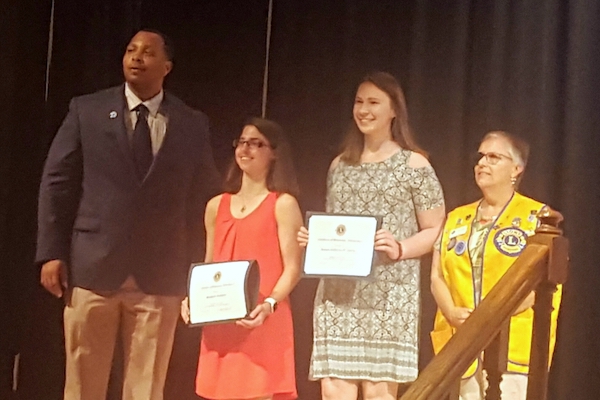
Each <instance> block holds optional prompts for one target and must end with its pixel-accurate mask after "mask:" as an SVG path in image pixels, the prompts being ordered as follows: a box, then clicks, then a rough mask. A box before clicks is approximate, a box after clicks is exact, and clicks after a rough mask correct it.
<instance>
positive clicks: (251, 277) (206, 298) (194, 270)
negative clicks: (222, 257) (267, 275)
mask: <svg viewBox="0 0 600 400" xmlns="http://www.w3.org/2000/svg"><path fill="white" fill-rule="evenodd" d="M259 283H260V276H259V270H258V264H257V262H256V261H253V260H252V261H227V262H217V263H207V264H204V263H202V264H193V265H192V267H191V269H190V274H189V279H188V298H189V308H190V325H205V324H218V323H226V322H232V321H236V320H240V319H242V318H244V317H246V316H247V315H248V313H249V312H250V311H251V310H253V309H254V307H256V302H257V299H258V286H259Z"/></svg>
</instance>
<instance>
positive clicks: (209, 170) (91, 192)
mask: <svg viewBox="0 0 600 400" xmlns="http://www.w3.org/2000/svg"><path fill="white" fill-rule="evenodd" d="M125 110H126V100H125V95H124V86H123V85H121V86H118V87H114V88H110V89H107V90H103V91H100V92H97V93H94V94H90V95H85V96H81V97H76V98H74V99H73V100H71V104H70V109H69V113H68V115H67V116H66V118H65V120H64V121H63V123H62V125H61V127H60V129H59V131H58V133H57V134H56V137H55V138H54V141H53V142H52V145H51V147H50V151H49V153H48V157H47V160H46V163H45V167H44V172H43V176H42V181H41V186H40V195H39V212H38V227H39V230H38V247H37V255H36V259H37V262H39V263H42V262H44V261H48V260H53V259H60V260H63V261H65V262H67V265H68V266H69V284H70V285H72V286H78V287H83V288H86V289H90V290H116V289H118V288H119V287H120V286H121V285H122V283H123V282H124V281H125V279H126V278H127V276H129V275H133V276H134V277H135V279H136V282H137V284H138V286H139V287H140V289H141V290H143V291H144V292H145V293H147V294H160V295H182V294H184V293H185V282H186V276H187V271H188V268H189V265H190V263H191V262H192V261H201V257H202V252H203V249H204V243H203V237H204V235H203V233H204V228H203V210H204V206H205V204H206V201H207V200H208V199H209V198H210V197H211V196H213V195H215V194H216V193H218V191H219V186H220V178H219V174H218V172H217V170H216V168H215V165H214V160H213V155H212V151H211V148H210V144H209V131H208V119H207V118H206V116H205V115H204V114H202V113H200V112H198V111H195V110H193V109H191V108H190V107H188V106H186V105H185V104H184V103H183V102H182V101H181V100H179V99H177V98H176V97H174V96H173V95H171V94H169V93H165V97H164V99H163V102H162V104H161V106H160V110H161V112H164V113H165V114H166V115H167V116H168V124H167V131H166V134H165V138H164V141H163V144H162V147H161V148H160V150H159V151H158V153H157V154H156V156H155V158H154V162H153V164H152V166H151V168H150V171H149V172H148V175H147V176H146V178H145V179H144V180H143V181H141V180H140V179H139V178H138V177H137V175H136V172H135V171H136V170H135V166H134V162H133V157H132V154H131V149H130V145H129V140H128V137H127V129H126V127H125V119H124V115H123V114H124V112H125Z"/></svg>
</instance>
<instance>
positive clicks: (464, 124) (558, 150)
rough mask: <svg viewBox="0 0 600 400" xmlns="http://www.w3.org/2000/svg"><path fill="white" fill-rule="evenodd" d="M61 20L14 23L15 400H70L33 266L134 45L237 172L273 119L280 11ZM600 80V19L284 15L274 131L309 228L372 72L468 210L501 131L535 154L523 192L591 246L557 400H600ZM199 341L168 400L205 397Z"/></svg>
mask: <svg viewBox="0 0 600 400" xmlns="http://www.w3.org/2000/svg"><path fill="white" fill-rule="evenodd" d="M52 9H53V5H52V1H51V0H4V1H3V2H2V4H1V5H0V13H1V14H0V85H1V86H0V94H1V95H0V99H1V101H2V103H1V104H0V106H1V107H0V256H1V259H0V324H1V325H0V326H1V328H0V335H1V336H0V399H10V398H15V399H16V398H19V399H21V400H23V399H42V400H52V399H59V398H61V392H62V381H63V379H64V364H63V363H64V356H63V348H62V346H63V343H62V326H61V318H62V317H61V311H62V304H61V301H60V300H57V299H53V298H52V297H51V296H50V295H49V294H46V293H44V291H43V290H42V289H41V288H40V287H39V285H38V280H39V276H38V274H39V272H38V271H37V270H36V269H35V268H34V266H33V265H32V260H33V254H34V249H35V231H36V207H37V205H36V202H37V189H38V184H39V176H40V173H41V168H42V164H43V160H44V157H45V154H46V152H47V149H48V146H49V143H50V141H51V139H52V137H53V135H54V133H55V132H56V130H57V128H58V126H59V124H60V122H61V121H62V119H63V118H64V116H65V114H66V111H67V106H68V101H69V99H70V98H71V97H72V96H74V95H79V94H83V93H89V92H93V91H96V90H98V89H101V88H106V87H109V86H112V85H116V84H119V83H121V82H122V74H121V67H120V63H121V57H122V54H123V51H124V48H125V45H126V43H127V42H128V40H129V38H130V37H131V35H132V34H133V33H134V32H135V31H136V30H137V29H138V28H140V27H151V28H157V29H159V30H162V31H164V32H165V33H167V34H168V35H170V36H171V37H172V38H173V39H174V41H175V44H176V56H175V69H174V70H173V72H172V74H171V76H170V77H169V78H168V80H167V85H166V86H167V88H168V89H169V90H171V91H172V92H174V93H175V94H176V95H178V96H179V97H181V98H182V99H184V100H185V101H186V102H187V103H189V104H190V105H192V106H194V107H196V108H199V109H201V110H203V111H204V112H206V113H207V114H208V115H209V117H210V118H211V122H212V125H213V130H212V132H213V138H212V140H213V145H214V149H215V156H216V158H217V163H218V165H219V166H220V168H223V167H224V166H225V165H226V164H227V162H228V160H229V157H230V156H231V154H232V151H231V148H230V145H229V143H230V142H231V139H232V138H234V137H235V136H236V135H238V134H239V132H240V129H241V125H242V123H243V121H244V120H245V119H246V117H248V116H252V115H258V114H260V110H261V95H262V79H263V71H264V63H265V37H266V31H267V11H268V0H260V1H259V0H236V1H223V0H187V1H184V0H171V1H168V2H167V1H158V0H145V1H142V0H137V1H134V0H96V1H92V0H88V1H81V0H62V1H59V2H56V5H55V8H54V18H53V19H51V15H52ZM49 32H52V33H53V40H52V49H51V51H50V52H49V51H48V44H49ZM49 55H50V56H51V59H50V61H51V62H50V69H49V73H48V75H47V71H46V65H47V62H48V60H49V59H48V57H49ZM599 67H600V2H599V1H598V0H571V1H566V0H563V1H560V0H544V1H539V0H497V1H494V0H488V1H483V0H472V1H467V0H454V1H441V0H440V1H434V0H403V1H400V0H396V1H391V0H390V1H384V0H353V1H351V0H337V1H333V0H319V1H315V0H288V1H277V0H275V1H274V13H273V25H272V38H271V52H270V75H269V93H268V107H267V116H268V117H270V118H272V119H275V120H276V121H278V122H280V123H281V124H282V125H283V127H284V128H285V129H286V131H287V132H288V134H289V136H290V138H291V141H292V145H293V148H294V161H295V165H296V169H297V171H298V174H299V179H300V184H301V190H302V194H301V196H300V203H301V206H302V207H303V209H304V210H322V209H323V203H324V200H323V199H324V194H325V176H326V171H327V167H328V165H329V162H330V161H331V159H332V158H333V157H334V156H335V154H336V149H337V146H338V144H339V141H340V139H341V137H342V135H343V131H344V129H345V127H346V126H347V124H348V122H349V121H350V118H351V106H352V100H353V96H354V91H355V89H356V84H357V82H358V81H359V79H360V78H361V77H362V76H363V75H364V74H365V73H366V72H368V71H370V70H386V71H389V72H391V73H393V74H394V75H396V77H398V79H399V80H400V81H401V83H402V85H403V87H404V89H405V91H406V95H407V99H408V106H409V113H410V116H411V124H412V127H413V128H414V130H415V132H416V136H417V138H418V140H419V142H420V144H421V145H422V146H423V147H424V148H425V149H426V150H428V151H429V152H430V159H431V162H432V164H433V165H434V167H435V169H436V171H437V173H438V176H439V178H440V180H441V182H442V185H443V187H444V192H445V196H446V202H447V208H448V209H451V208H453V207H455V206H457V205H460V204H464V203H466V202H471V201H474V200H475V199H476V198H477V196H478V192H477V190H476V188H475V185H474V183H473V178H472V169H471V168H472V166H471V165H470V163H469V157H468V155H469V154H470V153H471V152H472V151H474V150H476V148H477V143H478V141H479V139H480V138H481V137H482V136H483V134H484V133H485V132H487V131H488V130H492V129H504V130H508V131H511V132H514V133H517V134H519V135H521V136H523V137H524V138H526V139H527V140H528V141H529V142H530V144H531V145H532V157H531V160H530V164H529V166H528V169H527V173H526V175H525V179H524V182H523V183H522V186H521V188H522V191H523V193H524V194H526V195H529V196H532V197H534V198H536V199H539V200H542V201H544V202H546V203H548V204H550V205H551V206H552V207H553V208H555V209H558V210H560V211H561V212H562V213H563V214H564V216H565V222H564V225H563V227H564V229H565V234H566V235H567V236H568V237H569V239H570V241H571V274H570V277H569V282H568V283H567V285H566V287H565V291H564V297H563V307H562V311H561V317H560V321H559V331H558V343H557V349H556V353H555V357H554V364H553V367H552V371H551V383H550V398H551V399H596V398H598V393H600V372H599V371H600V349H599V348H598V343H600V341H598V340H597V339H596V336H597V331H598V328H599V324H600V316H599V315H598V312H599V311H598V310H600V308H599V306H600V295H599V294H598V292H597V287H598V285H599V284H600V273H599V270H600V269H599V268H598V266H597V264H598V261H597V260H598V259H600V246H598V244H597V242H598V239H599V238H600V228H599V224H598V223H599V222H600V221H599V217H598V215H599V212H600V184H599V182H598V181H599V178H600V153H599V149H600V146H599V145H600V135H599V133H600V131H599V128H600V112H599V110H598V102H599V100H600V76H599V75H598V73H597V71H598V69H599ZM428 273H429V266H428V263H427V262H424V263H423V278H424V279H423V283H422V286H423V296H422V299H423V300H422V303H423V310H424V311H423V321H422V357H421V363H422V364H425V363H426V362H427V361H428V360H429V359H430V357H431V351H430V349H429V347H430V345H429V341H428V331H429V330H430V329H431V324H432V317H433V310H434V305H433V299H432V297H431V294H430V293H429V289H428V279H427V277H428ZM315 283H316V282H314V281H308V280H307V281H302V282H301V283H300V285H299V286H298V288H297V289H296V290H295V292H294V293H293V296H292V297H293V298H292V300H293V307H294V317H295V325H296V339H297V341H296V346H297V375H298V388H299V391H300V398H301V399H303V400H312V399H317V398H318V397H319V394H318V385H317V384H315V383H309V382H308V381H307V379H306V375H307V370H308V359H309V356H310V344H311V324H312V321H311V313H312V296H313V293H314V288H315ZM181 328H182V329H179V330H178V333H177V341H176V345H175V350H174V355H173V360H172V368H171V370H170V374H169V378H168V382H167V389H166V392H167V393H166V399H167V400H169V399H177V400H179V399H193V398H194V395H193V394H192V393H193V377H194V374H195V362H196V359H195V357H196V354H195V353H197V348H198V331H197V330H189V329H183V327H181ZM16 354H20V369H19V385H18V392H17V394H14V393H11V390H10V387H11V386H12V382H11V376H12V361H13V359H14V357H15V355H16ZM117 375H118V374H117ZM241 379H243V378H241ZM115 392H116V391H115V390H114V389H112V390H111V393H112V394H111V396H109V397H112V398H115V395H114V393H115Z"/></svg>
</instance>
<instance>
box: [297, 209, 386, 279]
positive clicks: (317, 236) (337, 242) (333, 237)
mask: <svg viewBox="0 0 600 400" xmlns="http://www.w3.org/2000/svg"><path fill="white" fill-rule="evenodd" d="M381 222H382V218H381V217H374V216H368V215H345V214H325V213H315V212H307V213H306V227H307V229H308V235H309V240H308V245H307V246H306V250H305V252H304V262H303V268H302V272H303V276H304V277H330V278H331V277H345V278H367V279H370V278H372V270H373V264H374V261H375V256H376V255H375V250H374V246H375V233H376V232H377V230H378V229H379V228H380V227H381Z"/></svg>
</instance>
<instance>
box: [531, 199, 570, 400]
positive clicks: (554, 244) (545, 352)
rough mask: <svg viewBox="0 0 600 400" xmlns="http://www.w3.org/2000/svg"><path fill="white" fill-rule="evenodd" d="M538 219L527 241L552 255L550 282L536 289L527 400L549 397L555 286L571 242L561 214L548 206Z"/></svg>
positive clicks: (561, 280)
mask: <svg viewBox="0 0 600 400" xmlns="http://www.w3.org/2000/svg"><path fill="white" fill-rule="evenodd" d="M538 218H539V220H540V222H541V225H540V227H539V228H538V229H537V230H536V234H535V235H534V236H533V237H531V238H530V239H529V240H528V243H538V244H544V245H546V246H548V249H549V253H548V269H547V279H545V280H543V281H542V282H541V283H540V285H538V287H537V288H536V290H535V293H536V294H535V304H534V306H533V310H534V316H533V333H532V340H531V356H530V361H529V379H528V384H527V399H528V400H534V399H535V400H546V398H547V395H548V366H549V359H548V357H549V353H550V351H549V350H550V329H551V315H552V311H553V306H552V298H553V295H554V292H555V291H556V286H557V285H558V284H562V283H564V282H565V281H566V278H567V270H568V255H569V242H568V240H567V239H566V238H565V237H563V236H562V230H561V229H560V228H559V227H558V225H559V224H560V222H561V221H562V220H563V218H562V215H561V214H560V213H559V212H557V211H554V210H552V209H550V208H549V207H545V208H544V209H542V211H540V213H539V214H538Z"/></svg>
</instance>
